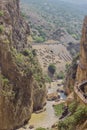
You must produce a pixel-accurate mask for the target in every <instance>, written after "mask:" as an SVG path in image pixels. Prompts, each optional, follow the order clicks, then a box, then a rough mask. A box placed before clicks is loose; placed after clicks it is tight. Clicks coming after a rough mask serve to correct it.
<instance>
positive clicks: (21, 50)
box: [0, 0, 46, 130]
mask: <svg viewBox="0 0 87 130" xmlns="http://www.w3.org/2000/svg"><path fill="white" fill-rule="evenodd" d="M29 35H30V28H29V26H28V24H27V23H26V22H25V21H24V19H23V18H22V17H21V15H20V9H19V0H3V1H2V0H0V130H1V129H2V130H12V129H15V128H17V127H20V126H22V125H23V124H25V123H26V122H27V121H28V120H29V119H30V117H31V114H32V112H33V110H37V109H41V108H43V106H44V104H45V101H46V88H45V82H44V78H43V75H42V70H41V68H40V65H39V63H38V60H37V57H36V55H35V53H34V50H32V47H31V45H30V44H29V43H28V37H29Z"/></svg>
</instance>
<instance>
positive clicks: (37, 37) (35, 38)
mask: <svg viewBox="0 0 87 130" xmlns="http://www.w3.org/2000/svg"><path fill="white" fill-rule="evenodd" d="M33 39H34V41H35V42H36V43H41V42H44V41H45V40H44V38H43V37H42V36H34V37H33Z"/></svg>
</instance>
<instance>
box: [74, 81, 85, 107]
mask: <svg viewBox="0 0 87 130" xmlns="http://www.w3.org/2000/svg"><path fill="white" fill-rule="evenodd" d="M84 85H87V80H85V81H83V82H82V83H79V84H78V83H76V84H75V86H74V91H75V93H76V94H77V95H78V97H79V98H80V99H81V100H82V101H83V102H84V103H85V104H87V94H85V93H84V92H83V91H82V89H81V88H82V87H84Z"/></svg>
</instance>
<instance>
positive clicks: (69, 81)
mask: <svg viewBox="0 0 87 130" xmlns="http://www.w3.org/2000/svg"><path fill="white" fill-rule="evenodd" d="M77 60H79V55H77V56H76V57H74V59H73V61H72V63H71V65H70V66H68V67H67V68H66V78H65V82H64V86H65V91H66V93H67V94H70V93H71V92H72V91H73V89H74V87H73V86H74V84H75V80H76V73H77V68H78V64H77Z"/></svg>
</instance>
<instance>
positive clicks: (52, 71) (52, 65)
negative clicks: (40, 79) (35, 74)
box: [48, 64, 56, 75]
mask: <svg viewBox="0 0 87 130" xmlns="http://www.w3.org/2000/svg"><path fill="white" fill-rule="evenodd" d="M48 71H49V72H50V73H51V74H52V75H54V73H55V72H56V66H55V65H54V64H50V65H49V66H48Z"/></svg>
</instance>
